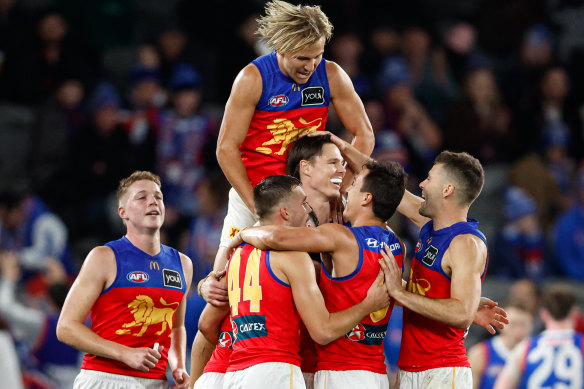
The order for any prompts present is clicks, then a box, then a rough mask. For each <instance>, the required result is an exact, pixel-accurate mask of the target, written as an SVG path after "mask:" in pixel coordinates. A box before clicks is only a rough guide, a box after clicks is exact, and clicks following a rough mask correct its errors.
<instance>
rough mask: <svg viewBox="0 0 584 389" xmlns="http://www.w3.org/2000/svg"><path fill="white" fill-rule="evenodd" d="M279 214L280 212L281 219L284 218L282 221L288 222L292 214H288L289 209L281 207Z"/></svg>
mask: <svg viewBox="0 0 584 389" xmlns="http://www.w3.org/2000/svg"><path fill="white" fill-rule="evenodd" d="M279 212H280V217H281V218H282V220H286V221H288V220H289V219H290V212H288V208H286V207H281V208H280V211H279Z"/></svg>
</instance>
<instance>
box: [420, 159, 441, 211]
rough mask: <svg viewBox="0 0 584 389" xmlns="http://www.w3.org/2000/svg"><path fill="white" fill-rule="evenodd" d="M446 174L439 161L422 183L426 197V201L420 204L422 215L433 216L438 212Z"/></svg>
mask: <svg viewBox="0 0 584 389" xmlns="http://www.w3.org/2000/svg"><path fill="white" fill-rule="evenodd" d="M445 174H446V172H445V171H444V167H443V165H442V164H441V163H437V164H435V165H434V166H433V167H432V169H430V171H429V172H428V177H427V178H426V179H425V180H424V181H422V182H421V183H420V189H422V197H423V198H424V202H423V203H422V204H421V205H420V210H419V212H420V215H422V216H425V217H429V218H432V217H433V216H434V215H435V214H436V210H437V208H438V206H439V202H440V199H441V198H442V190H443V188H444V183H445V181H444V179H445Z"/></svg>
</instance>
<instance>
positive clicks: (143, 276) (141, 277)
mask: <svg viewBox="0 0 584 389" xmlns="http://www.w3.org/2000/svg"><path fill="white" fill-rule="evenodd" d="M126 279H127V280H128V281H130V282H135V283H137V284H141V283H143V282H146V281H148V280H149V279H150V276H149V275H148V273H144V272H143V271H133V272H131V273H128V275H127V276H126Z"/></svg>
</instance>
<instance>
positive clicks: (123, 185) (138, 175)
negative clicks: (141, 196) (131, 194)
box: [116, 170, 161, 203]
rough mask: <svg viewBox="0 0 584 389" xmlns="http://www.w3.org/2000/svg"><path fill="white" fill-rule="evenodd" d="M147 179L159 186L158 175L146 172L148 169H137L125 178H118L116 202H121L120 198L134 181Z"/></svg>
mask: <svg viewBox="0 0 584 389" xmlns="http://www.w3.org/2000/svg"><path fill="white" fill-rule="evenodd" d="M142 180H148V181H152V182H154V183H155V184H156V185H158V186H161V182H160V177H158V176H157V175H156V174H154V173H151V172H148V171H140V170H137V171H135V172H134V173H132V174H130V175H129V176H128V177H126V178H122V179H121V180H120V185H119V186H118V190H117V192H116V195H117V198H118V203H121V201H122V198H123V197H124V196H125V195H126V192H127V191H128V188H129V187H130V186H131V185H132V184H133V183H134V182H136V181H142Z"/></svg>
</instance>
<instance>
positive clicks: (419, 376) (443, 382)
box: [398, 367, 472, 389]
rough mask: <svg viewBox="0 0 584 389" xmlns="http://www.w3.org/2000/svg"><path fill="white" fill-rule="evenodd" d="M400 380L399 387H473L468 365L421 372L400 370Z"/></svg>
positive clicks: (458, 388)
mask: <svg viewBox="0 0 584 389" xmlns="http://www.w3.org/2000/svg"><path fill="white" fill-rule="evenodd" d="M398 382H399V389H431V388H457V389H472V372H471V370H470V368H468V367H440V368H436V369H428V370H424V371H419V372H410V371H403V370H400V372H399V377H398Z"/></svg>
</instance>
